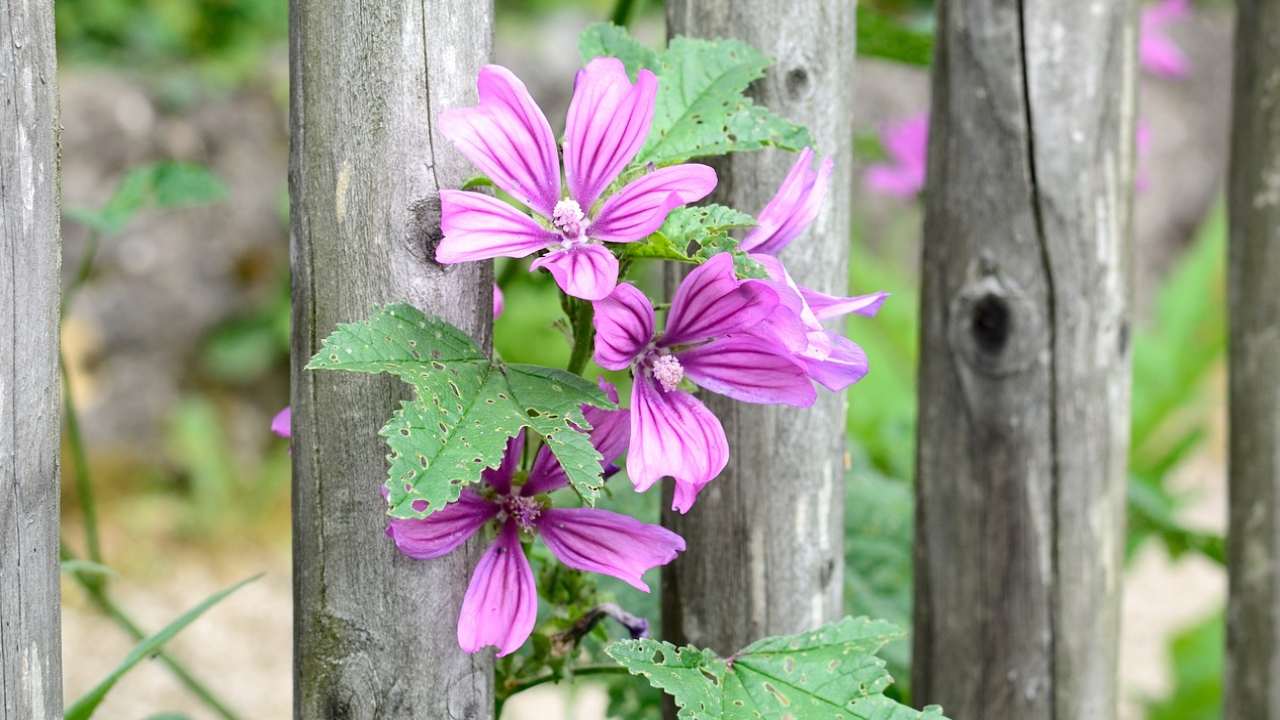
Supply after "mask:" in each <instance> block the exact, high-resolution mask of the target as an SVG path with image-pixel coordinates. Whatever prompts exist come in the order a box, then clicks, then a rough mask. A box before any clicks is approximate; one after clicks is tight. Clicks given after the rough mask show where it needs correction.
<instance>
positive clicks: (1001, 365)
mask: <svg viewBox="0 0 1280 720" xmlns="http://www.w3.org/2000/svg"><path fill="white" fill-rule="evenodd" d="M939 11H940V15H939V23H938V37H937V54H936V56H935V58H936V60H935V65H934V70H933V101H932V126H931V137H930V147H929V168H930V176H929V181H928V186H927V207H926V219H925V239H924V249H923V271H922V272H923V276H922V283H923V294H922V305H921V307H922V327H921V338H920V342H921V352H920V357H921V365H920V371H919V382H920V393H919V397H920V406H919V418H920V421H919V436H918V443H919V444H918V451H917V452H918V454H917V473H918V501H917V521H916V592H915V640H914V657H913V679H914V683H913V695H914V697H915V698H916V699H917V700H918V701H919V702H929V703H940V704H942V705H943V707H945V708H946V709H947V714H948V715H949V716H951V717H956V718H984V719H986V720H1015V719H1016V720H1049V719H1050V718H1052V719H1054V720H1105V719H1106V718H1111V717H1114V716H1115V712H1116V682H1117V680H1116V678H1117V672H1116V670H1117V666H1116V663H1117V659H1116V658H1117V638H1118V635H1119V632H1118V631H1119V598H1120V579H1121V559H1122V558H1121V554H1122V547H1123V527H1124V522H1123V521H1124V515H1123V512H1124V498H1125V466H1126V456H1127V450H1128V425H1129V359H1130V350H1129V338H1130V327H1129V322H1130V310H1129V306H1130V270H1131V268H1130V259H1129V258H1130V246H1131V243H1130V212H1131V211H1130V206H1131V193H1132V187H1133V172H1132V168H1133V150H1132V148H1133V128H1134V124H1133V120H1134V118H1133V107H1134V78H1135V71H1134V65H1135V61H1134V43H1135V28H1134V14H1135V8H1134V6H1133V4H1132V3H1130V2H1115V3H1094V4H1093V5H1091V6H1090V8H1089V10H1088V11H1087V12H1086V11H1084V10H1083V9H1082V8H1081V7H1080V6H1078V5H1076V4H1074V3H1063V2H1060V1H1059V0H1020V1H1015V0H966V1H965V2H951V3H940V4H939Z"/></svg>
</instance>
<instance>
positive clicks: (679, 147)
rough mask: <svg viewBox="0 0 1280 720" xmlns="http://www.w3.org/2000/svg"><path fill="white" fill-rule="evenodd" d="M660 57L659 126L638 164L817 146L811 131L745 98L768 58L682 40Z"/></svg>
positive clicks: (742, 48)
mask: <svg viewBox="0 0 1280 720" xmlns="http://www.w3.org/2000/svg"><path fill="white" fill-rule="evenodd" d="M658 59H659V71H658V76H659V81H658V99H657V103H656V105H655V109H654V115H653V125H652V127H651V129H650V132H649V141H648V142H647V143H646V144H645V146H644V148H643V149H642V150H641V151H640V154H639V155H638V156H636V159H635V161H634V164H635V165H645V164H648V163H653V164H654V165H659V166H661V165H670V164H673V163H678V162H684V161H685V160H688V159H690V158H695V157H706V156H709V155H723V154H725V153H731V152H741V151H744V150H759V149H760V148H764V147H770V146H772V147H780V148H785V149H788V150H799V149H800V148H803V147H806V146H808V145H812V144H813V140H812V139H811V138H810V137H809V131H808V130H806V129H805V128H803V127H801V126H799V125H796V124H794V123H791V122H789V121H787V120H784V119H782V118H780V117H778V116H777V115H774V114H773V113H772V112H770V111H769V110H767V109H765V108H763V107H760V106H759V105H755V104H754V103H752V102H751V99H750V98H748V97H746V96H745V95H743V91H745V90H746V89H747V86H748V85H750V84H751V82H752V81H754V80H756V79H758V78H760V77H763V76H764V70H765V68H766V67H768V65H769V60H768V58H766V57H765V56H764V55H762V54H760V53H759V52H758V51H756V50H755V49H754V48H752V47H750V46H749V45H745V44H743V43H741V42H738V41H736V40H716V41H708V40H699V39H695V38H685V37H678V38H675V39H674V40H672V41H671V44H670V46H668V47H667V49H666V50H665V51H664V52H663V53H662V54H661V55H659V57H658Z"/></svg>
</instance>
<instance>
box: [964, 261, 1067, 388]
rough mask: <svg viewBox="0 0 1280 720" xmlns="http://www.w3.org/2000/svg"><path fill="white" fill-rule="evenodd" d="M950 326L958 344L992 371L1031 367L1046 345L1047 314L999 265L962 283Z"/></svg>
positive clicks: (970, 359)
mask: <svg viewBox="0 0 1280 720" xmlns="http://www.w3.org/2000/svg"><path fill="white" fill-rule="evenodd" d="M948 326H949V327H948V330H947V333H948V341H949V342H950V344H951V348H952V350H953V351H954V352H955V353H956V354H957V355H959V356H960V358H961V359H962V360H963V361H964V363H965V364H966V365H967V366H968V367H969V368H970V369H971V370H973V371H974V372H977V373H980V374H982V375H986V376H989V377H1001V376H1004V375H1009V374H1012V373H1016V372H1019V371H1021V370H1023V369H1025V368H1027V367H1028V366H1029V365H1031V363H1032V362H1033V361H1034V360H1035V359H1036V356H1037V354H1038V353H1039V352H1040V349H1041V348H1042V347H1043V346H1044V334H1045V326H1044V315H1043V314H1042V313H1041V312H1040V310H1039V309H1038V308H1037V307H1036V306H1035V304H1034V303H1032V302H1031V299H1030V298H1029V297H1027V294H1026V293H1025V292H1024V291H1023V290H1022V288H1021V287H1019V286H1018V284H1017V283H1016V282H1014V281H1012V280H1011V279H1008V278H1005V277H1002V276H1001V275H999V274H998V272H994V271H992V272H991V273H990V274H983V275H981V276H979V277H977V278H975V279H973V280H971V281H970V282H969V283H968V284H966V285H965V286H964V287H963V288H961V289H960V292H959V293H958V294H957V295H956V297H955V299H953V300H952V301H951V308H950V316H949V318H948Z"/></svg>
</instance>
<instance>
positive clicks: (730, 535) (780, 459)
mask: <svg viewBox="0 0 1280 720" xmlns="http://www.w3.org/2000/svg"><path fill="white" fill-rule="evenodd" d="M667 27H668V32H669V33H670V34H671V35H689V36H698V37H708V38H715V37H732V38H736V39H738V40H741V41H743V42H746V43H748V44H749V45H752V46H753V47H756V48H758V49H760V50H761V51H762V52H764V53H765V54H766V55H768V56H770V57H771V58H773V59H774V60H775V62H776V64H775V65H774V66H772V67H770V68H769V70H768V73H767V75H766V77H765V78H764V79H763V80H762V81H760V82H758V83H756V84H755V85H754V86H753V88H752V94H753V96H754V97H755V99H756V101H757V102H759V103H761V104H763V105H765V106H767V107H769V108H770V109H771V110H773V111H774V112H776V113H778V114H779V115H781V116H783V117H786V118H788V119H791V120H793V121H795V122H798V123H801V124H803V125H806V126H808V127H809V128H810V130H811V131H812V133H813V137H814V140H815V142H816V143H817V152H818V154H819V155H821V156H823V157H826V156H832V157H834V158H835V168H836V169H835V172H834V174H833V175H832V180H831V190H830V194H829V196H828V200H827V203H826V205H825V207H824V209H823V211H822V213H821V214H820V215H819V216H818V218H817V220H816V221H815V222H814V223H813V226H812V227H811V229H810V230H809V231H808V232H807V233H806V234H805V235H803V236H802V237H800V238H799V239H798V240H796V241H795V242H794V243H793V244H792V245H791V246H790V247H789V248H787V249H786V250H785V251H784V252H783V253H782V259H783V261H784V262H785V263H786V265H787V268H788V269H789V271H790V272H791V274H792V276H793V277H794V278H795V280H796V282H797V283H799V284H801V285H805V286H809V287H813V288H816V289H819V290H822V291H824V292H829V293H839V294H844V292H845V291H846V289H847V284H848V257H849V227H850V216H849V204H848V198H849V193H850V183H851V178H852V170H851V163H852V150H851V144H852V134H851V129H850V128H851V125H850V118H851V116H852V112H853V94H852V93H853V83H852V75H853V57H854V46H853V43H854V3H853V2H851V1H850V0H801V1H799V2H792V3H775V2H771V1H770V0H750V1H744V0H732V1H731V0H669V1H668V3H667ZM794 161H795V155H793V154H791V153H787V152H782V151H777V150H767V151H763V152H759V153H741V154H737V155H733V156H731V157H729V158H726V159H724V160H723V161H721V162H719V163H718V164H716V170H717V173H718V175H719V187H718V189H717V190H716V195H715V199H716V201H718V202H723V203H727V204H729V205H731V206H733V207H736V208H739V209H741V210H743V211H745V212H750V213H756V212H759V210H760V209H761V208H762V207H763V206H764V205H765V203H766V202H768V200H769V198H771V197H772V196H773V194H774V192H775V191H776V190H777V188H778V185H779V183H781V181H782V178H783V177H784V176H785V175H786V172H787V170H788V168H790V166H791V164H792V163H793V162H794ZM670 279H672V280H674V279H675V274H674V273H673V275H672V276H671V277H670ZM870 289H871V288H868V289H867V290H870ZM855 387H856V386H855ZM855 392H856V390H855ZM703 400H704V401H705V402H706V403H707V405H708V406H709V407H710V408H711V409H712V410H713V411H714V412H715V413H716V415H717V416H719V417H720V419H721V421H722V422H723V423H724V427H725V432H726V434H727V435H728V438H729V449H730V459H729V465H728V467H727V468H726V469H725V471H724V472H723V473H721V475H720V477H719V478H717V479H716V480H714V481H713V482H712V483H711V484H710V485H709V486H707V488H706V489H705V490H704V491H703V492H702V494H701V495H700V496H699V498H698V502H697V504H696V505H694V507H693V510H691V511H690V512H689V514H688V515H686V516H681V515H678V514H677V513H674V512H672V511H670V510H669V509H664V519H663V521H664V523H665V524H666V525H667V526H668V527H670V528H672V529H673V530H675V531H676V532H678V533H680V534H681V535H683V536H684V537H685V539H686V541H687V542H688V548H689V549H688V550H687V551H686V552H685V553H684V554H683V555H681V556H680V557H679V558H678V559H677V560H676V561H675V562H673V563H672V564H670V565H668V566H667V567H666V568H664V570H663V576H662V577H663V586H662V590H663V616H662V617H663V626H664V627H663V631H664V635H665V637H666V639H668V640H671V641H673V642H677V643H684V642H692V643H695V644H697V645H698V646H700V647H711V648H715V649H716V650H717V651H719V652H721V653H730V652H733V651H736V650H738V649H740V648H742V647H743V646H745V645H747V644H748V643H749V642H751V641H753V640H756V639H759V638H761V637H764V636H765V635H770V634H776V633H793V632H798V631H802V630H806V629H810V628H813V627H815V626H817V625H820V624H822V623H824V622H826V621H828V620H832V619H834V618H836V617H838V616H839V615H840V613H841V610H842V607H841V596H842V586H843V566H844V560H843V545H842V539H843V533H842V522H843V517H844V507H843V500H844V477H843V475H844V473H843V453H844V417H845V400H844V397H843V395H842V394H840V393H829V392H826V391H825V390H821V389H820V392H819V397H818V402H817V404H815V405H814V406H813V407H812V408H807V409H798V408H787V407H768V406H762V405H747V404H742V403H738V402H734V401H731V400H728V399H726V398H723V397H717V396H710V395H709V394H707V393H703ZM670 492H671V488H670V487H667V488H666V490H665V493H666V499H665V505H664V508H669V506H670V504H671V502H670V501H671V497H670Z"/></svg>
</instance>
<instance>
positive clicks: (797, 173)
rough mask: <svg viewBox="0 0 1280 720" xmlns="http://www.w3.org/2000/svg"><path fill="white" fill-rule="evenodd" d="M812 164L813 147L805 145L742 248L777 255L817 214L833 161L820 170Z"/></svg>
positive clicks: (824, 193) (827, 160)
mask: <svg viewBox="0 0 1280 720" xmlns="http://www.w3.org/2000/svg"><path fill="white" fill-rule="evenodd" d="M812 164H813V150H811V149H809V148H805V149H804V150H802V151H801V152H800V157H798V158H797V159H796V161H795V163H794V164H793V165H792V166H791V170H790V171H789V172H788V173H787V177H786V178H785V179H784V180H783V181H782V184H781V185H780V186H778V192H777V193H775V194H774V196H773V198H772V199H770V200H769V202H768V204H766V205H765V206H764V209H763V210H761V211H760V215H759V216H758V217H757V218H756V226H755V227H754V228H752V229H751V232H749V233H747V236H746V237H745V238H743V240H742V245H741V247H742V249H743V250H746V251H749V252H757V253H765V254H769V255H776V254H777V253H778V252H779V251H780V250H782V248H784V247H786V246H787V245H788V244H789V243H790V242H791V241H792V240H795V239H796V238H797V237H799V236H800V234H801V233H803V232H804V231H805V230H806V229H807V228H808V227H809V225H810V223H812V222H813V219H814V218H816V217H817V216H818V211H820V210H821V209H822V201H823V199H824V198H825V197H826V195H827V185H828V181H829V180H830V179H831V170H832V168H833V167H834V163H833V162H832V160H831V158H827V159H825V160H823V161H822V162H821V163H819V165H818V169H817V170H813V169H812V168H811V165H812Z"/></svg>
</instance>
